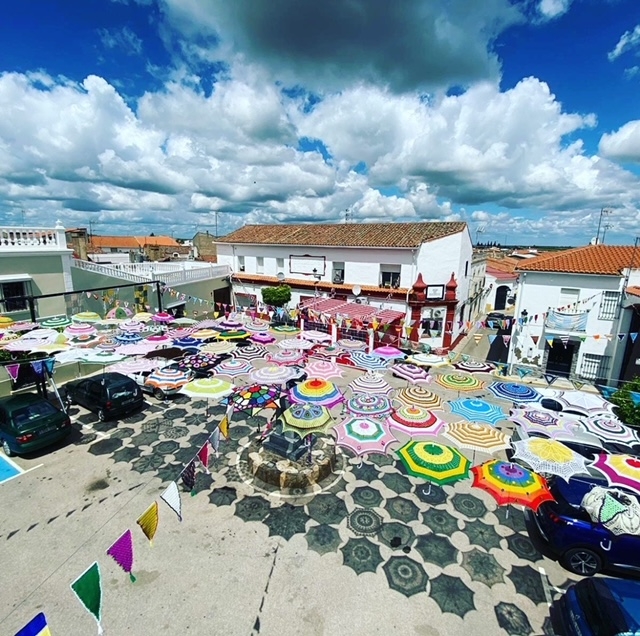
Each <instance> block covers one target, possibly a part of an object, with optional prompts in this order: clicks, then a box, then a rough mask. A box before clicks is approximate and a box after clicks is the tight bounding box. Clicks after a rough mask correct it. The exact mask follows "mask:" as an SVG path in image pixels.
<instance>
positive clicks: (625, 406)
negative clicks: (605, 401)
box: [610, 376, 640, 427]
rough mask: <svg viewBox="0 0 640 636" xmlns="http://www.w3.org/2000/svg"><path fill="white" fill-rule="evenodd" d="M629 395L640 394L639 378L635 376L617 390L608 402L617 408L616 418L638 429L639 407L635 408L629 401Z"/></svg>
mask: <svg viewBox="0 0 640 636" xmlns="http://www.w3.org/2000/svg"><path fill="white" fill-rule="evenodd" d="M631 393H640V376H636V377H635V378H633V380H631V382H627V383H626V384H625V385H623V387H622V388H621V389H618V390H617V391H616V392H615V393H614V394H613V395H612V396H611V399H610V402H612V403H613V404H615V405H616V406H617V407H618V408H617V409H616V410H617V415H618V417H619V418H620V419H621V420H622V421H623V422H626V423H627V424H630V425H631V426H638V427H640V406H636V405H635V404H634V403H633V400H632V399H631Z"/></svg>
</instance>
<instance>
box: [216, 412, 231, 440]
mask: <svg viewBox="0 0 640 636" xmlns="http://www.w3.org/2000/svg"><path fill="white" fill-rule="evenodd" d="M218 429H219V430H220V434H221V435H224V438H225V439H229V418H228V417H227V416H226V415H225V416H224V417H223V418H222V419H221V420H220V425H219V426H218Z"/></svg>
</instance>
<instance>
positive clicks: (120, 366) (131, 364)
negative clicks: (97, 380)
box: [110, 358, 159, 375]
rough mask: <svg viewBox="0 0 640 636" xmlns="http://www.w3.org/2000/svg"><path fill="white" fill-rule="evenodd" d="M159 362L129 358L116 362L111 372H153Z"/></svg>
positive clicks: (149, 359)
mask: <svg viewBox="0 0 640 636" xmlns="http://www.w3.org/2000/svg"><path fill="white" fill-rule="evenodd" d="M158 364H159V361H158V360H153V359H151V358H135V359H134V358H129V359H128V360H123V361H122V362H117V363H116V364H114V365H113V366H112V367H111V369H110V370H111V371H117V372H118V373H124V374H125V375H126V374H128V373H143V372H144V371H153V370H154V369H156V368H157V367H158Z"/></svg>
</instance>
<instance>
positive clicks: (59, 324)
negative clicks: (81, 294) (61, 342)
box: [40, 316, 71, 329]
mask: <svg viewBox="0 0 640 636" xmlns="http://www.w3.org/2000/svg"><path fill="white" fill-rule="evenodd" d="M70 324H71V319H70V318H67V316H56V317H54V318H45V319H44V320H43V321H42V322H41V323H40V325H41V326H42V327H45V328H47V329H64V328H65V327H68V326H69V325H70Z"/></svg>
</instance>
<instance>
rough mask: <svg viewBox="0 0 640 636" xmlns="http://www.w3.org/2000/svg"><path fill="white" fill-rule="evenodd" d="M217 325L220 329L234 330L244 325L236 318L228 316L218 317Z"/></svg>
mask: <svg viewBox="0 0 640 636" xmlns="http://www.w3.org/2000/svg"><path fill="white" fill-rule="evenodd" d="M217 326H218V327H220V329H224V330H229V331H236V330H238V329H242V328H243V327H244V324H243V323H242V322H241V321H240V320H237V319H236V318H232V317H231V316H230V317H229V318H224V317H223V318H220V319H219V320H218V323H217Z"/></svg>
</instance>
